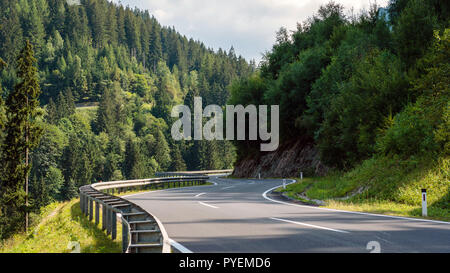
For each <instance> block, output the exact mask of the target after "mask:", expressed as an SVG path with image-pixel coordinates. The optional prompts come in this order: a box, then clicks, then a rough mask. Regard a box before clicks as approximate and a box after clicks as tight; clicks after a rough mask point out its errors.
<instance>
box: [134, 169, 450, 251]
mask: <svg viewBox="0 0 450 273" xmlns="http://www.w3.org/2000/svg"><path fill="white" fill-rule="evenodd" d="M211 182H214V183H215V185H210V186H197V187H189V188H174V189H168V190H162V191H154V192H147V193H141V194H136V195H131V196H127V197H126V198H127V199H128V200H130V201H132V202H134V203H136V204H138V205H139V206H141V207H142V208H144V209H146V210H147V211H148V212H150V213H151V214H153V215H154V216H156V217H157V218H159V220H160V221H161V222H162V224H163V226H164V228H165V229H166V231H167V233H168V235H169V237H170V239H171V240H172V242H173V243H174V244H175V245H177V246H178V247H179V248H180V249H181V250H183V251H184V252H189V251H192V252H200V253H211V252H253V253H264V252H267V253H273V252H352V253H353V252H363V253H368V252H371V251H377V250H380V251H381V252H382V253H384V252H408V253H413V252H447V253H450V223H447V222H438V221H421V220H414V219H410V218H401V217H389V216H379V215H373V214H372V215H371V214H364V213H352V212H344V211H336V210H331V209H324V208H318V207H311V206H302V205H296V204H290V203H286V202H283V201H281V200H279V199H277V198H276V197H275V196H274V195H273V194H271V193H270V189H273V188H275V187H277V186H280V185H282V180H258V179H222V178H218V177H215V178H212V180H211ZM369 242H370V243H369ZM368 244H369V245H368ZM378 246H379V248H378Z"/></svg>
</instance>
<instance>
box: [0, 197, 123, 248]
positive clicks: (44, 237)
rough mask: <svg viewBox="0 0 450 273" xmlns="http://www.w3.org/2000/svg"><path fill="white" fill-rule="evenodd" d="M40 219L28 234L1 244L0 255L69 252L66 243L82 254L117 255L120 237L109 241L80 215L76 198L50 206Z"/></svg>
mask: <svg viewBox="0 0 450 273" xmlns="http://www.w3.org/2000/svg"><path fill="white" fill-rule="evenodd" d="M40 218H41V222H40V224H39V225H37V226H35V227H34V228H33V229H31V231H30V232H29V233H28V234H17V235H15V236H13V237H12V238H10V239H8V240H6V241H5V242H3V243H2V245H1V246H0V253H70V252H71V251H72V249H69V248H68V245H69V243H70V242H78V243H79V244H80V250H81V252H82V253H120V252H121V249H122V248H121V241H120V236H118V237H119V238H118V239H119V240H116V241H112V240H111V238H110V237H108V236H107V235H106V233H105V232H104V231H102V230H101V227H100V226H96V225H95V223H93V222H90V221H89V220H88V218H87V217H85V216H84V215H82V213H81V210H80V206H79V199H74V200H72V201H70V202H64V203H53V204H50V205H49V206H47V207H45V208H44V209H43V211H42V213H41V215H40ZM100 223H101V222H100ZM118 229H120V225H118ZM120 232H121V231H120V230H118V233H117V234H121V233H120Z"/></svg>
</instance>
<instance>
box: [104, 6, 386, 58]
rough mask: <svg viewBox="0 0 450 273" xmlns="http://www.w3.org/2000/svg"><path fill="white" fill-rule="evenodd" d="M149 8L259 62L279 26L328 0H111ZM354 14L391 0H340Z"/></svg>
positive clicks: (186, 31)
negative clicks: (374, 4)
mask: <svg viewBox="0 0 450 273" xmlns="http://www.w3.org/2000/svg"><path fill="white" fill-rule="evenodd" d="M112 1H113V2H115V3H119V2H120V3H122V5H124V6H127V5H129V6H130V8H134V7H138V8H139V9H141V10H148V11H149V12H150V14H152V15H154V16H155V18H156V19H158V21H159V22H160V23H161V24H162V25H164V26H174V27H175V29H176V30H177V31H178V32H180V33H181V34H182V35H186V37H188V38H193V39H194V40H200V41H201V42H203V43H204V44H205V45H206V46H207V47H211V48H213V49H215V50H217V49H219V48H222V49H225V50H227V51H228V50H229V49H230V48H231V46H233V47H234V49H235V52H236V54H237V55H242V56H243V57H244V58H246V59H247V60H250V59H255V60H256V62H257V63H259V61H260V60H261V58H262V54H263V53H264V52H266V51H268V50H270V49H271V48H272V45H273V44H274V43H275V35H276V32H277V31H278V30H279V29H280V27H286V28H287V29H288V30H295V29H296V25H297V22H303V21H305V20H306V19H307V18H308V17H311V16H312V15H313V14H314V13H316V12H317V10H318V9H319V7H320V6H321V5H324V4H326V3H328V2H329V0H112ZM335 2H336V3H339V4H342V5H343V6H344V7H345V9H346V12H347V13H348V14H351V8H352V7H353V10H354V13H355V14H357V13H359V11H360V10H361V9H368V8H369V6H370V5H371V4H373V3H377V4H378V5H379V6H386V5H387V3H388V0H377V1H375V0H335Z"/></svg>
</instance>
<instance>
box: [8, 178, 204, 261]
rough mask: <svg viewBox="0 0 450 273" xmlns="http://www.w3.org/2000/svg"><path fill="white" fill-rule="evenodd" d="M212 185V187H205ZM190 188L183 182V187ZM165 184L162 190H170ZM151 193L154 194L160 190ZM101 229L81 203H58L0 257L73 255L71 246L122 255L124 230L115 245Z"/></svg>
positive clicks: (119, 230) (15, 238) (45, 210)
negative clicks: (83, 209)
mask: <svg viewBox="0 0 450 273" xmlns="http://www.w3.org/2000/svg"><path fill="white" fill-rule="evenodd" d="M206 185H212V183H209V182H208V183H206ZM186 186H189V185H188V184H187V183H186V182H182V183H181V185H180V187H186ZM167 188H168V187H167V185H166V184H164V185H163V186H162V187H161V188H159V189H167ZM159 189H152V190H159ZM147 191H151V190H131V191H123V192H121V193H120V194H116V195H118V196H123V195H130V194H136V193H142V192H147ZM99 216H100V221H99V225H95V223H94V222H91V221H89V220H88V218H87V217H86V216H84V215H83V214H82V213H81V209H80V202H79V199H74V200H72V201H70V202H64V203H60V202H56V203H52V204H50V205H48V206H46V207H44V208H42V210H41V213H40V214H39V215H33V217H32V219H33V223H34V224H33V226H32V227H31V228H30V232H29V233H28V234H25V233H21V234H16V235H14V236H13V237H12V238H10V239H8V240H6V241H4V242H1V243H0V253H70V252H72V249H70V248H69V247H68V245H69V243H70V242H78V243H79V244H80V251H81V253H120V252H121V251H122V241H121V234H122V226H121V225H120V224H118V225H117V239H116V240H114V241H112V240H111V237H110V236H107V235H106V233H105V231H102V230H101V222H102V215H101V213H100V215H99Z"/></svg>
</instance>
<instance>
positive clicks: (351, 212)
mask: <svg viewBox="0 0 450 273" xmlns="http://www.w3.org/2000/svg"><path fill="white" fill-rule="evenodd" d="M291 181H293V182H291V183H289V184H287V185H290V184H293V183H295V182H296V181H295V180H293V179H291ZM282 186H283V185H280V186H276V187H273V188H270V189H268V190H266V191H265V192H264V193H263V194H262V197H264V199H266V200H269V201H271V202H274V203H279V204H284V205H289V206H295V207H301V208H310V209H319V210H326V211H334V212H343V213H350V214H359V215H368V216H378V217H385V218H393V219H402V220H410V221H419V222H429V223H436V224H446V225H450V222H444V221H437V220H429V219H420V218H410V217H404V216H394V215H384V214H375V213H368V212H360V211H349V210H339V209H330V208H319V207H313V206H307V205H299V204H294V203H288V202H284V201H279V200H275V199H272V198H270V197H268V196H267V194H268V193H269V192H271V191H273V190H275V189H278V188H280V187H282Z"/></svg>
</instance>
